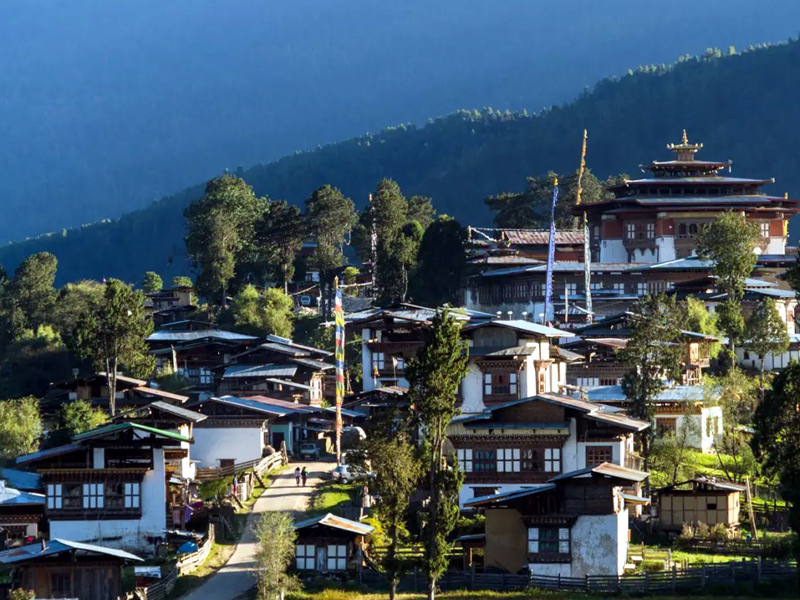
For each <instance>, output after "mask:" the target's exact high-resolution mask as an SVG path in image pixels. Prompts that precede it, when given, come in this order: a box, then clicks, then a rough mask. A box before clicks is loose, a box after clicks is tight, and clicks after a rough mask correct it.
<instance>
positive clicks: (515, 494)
mask: <svg viewBox="0 0 800 600" xmlns="http://www.w3.org/2000/svg"><path fill="white" fill-rule="evenodd" d="M555 488H556V486H555V484H552V483H542V484H539V485H534V486H531V487H525V488H521V489H518V490H512V491H510V492H501V493H499V494H492V495H490V496H480V497H479V498H473V499H472V500H470V501H469V502H465V503H464V507H465V508H474V507H478V506H489V505H491V504H500V503H502V502H506V501H508V500H516V499H517V498H524V497H526V496H533V495H534V494H539V493H541V492H546V491H548V490H554V489H555Z"/></svg>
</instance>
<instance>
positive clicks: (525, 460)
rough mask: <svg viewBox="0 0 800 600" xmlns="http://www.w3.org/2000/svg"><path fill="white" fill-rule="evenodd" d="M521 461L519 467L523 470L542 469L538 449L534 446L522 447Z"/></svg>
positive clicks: (535, 470) (533, 470)
mask: <svg viewBox="0 0 800 600" xmlns="http://www.w3.org/2000/svg"><path fill="white" fill-rule="evenodd" d="M521 456H522V461H521V463H520V468H521V469H522V470H523V471H528V472H538V471H541V470H542V465H541V462H540V461H539V451H538V450H537V449H535V448H523V449H522V450H521Z"/></svg>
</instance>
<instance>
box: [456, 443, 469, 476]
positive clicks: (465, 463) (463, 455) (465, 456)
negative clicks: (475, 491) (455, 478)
mask: <svg viewBox="0 0 800 600" xmlns="http://www.w3.org/2000/svg"><path fill="white" fill-rule="evenodd" d="M456 454H457V456H458V464H459V466H460V467H461V470H462V471H463V472H464V473H472V448H459V449H458V450H457V452H456Z"/></svg>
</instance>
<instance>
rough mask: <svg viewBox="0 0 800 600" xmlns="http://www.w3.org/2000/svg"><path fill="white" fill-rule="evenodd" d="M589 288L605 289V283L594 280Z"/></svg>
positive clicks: (594, 289) (593, 289)
mask: <svg viewBox="0 0 800 600" xmlns="http://www.w3.org/2000/svg"><path fill="white" fill-rule="evenodd" d="M589 289H591V290H592V291H593V292H596V291H598V290H602V289H603V283H602V282H594V281H593V282H592V283H591V284H590V286H589Z"/></svg>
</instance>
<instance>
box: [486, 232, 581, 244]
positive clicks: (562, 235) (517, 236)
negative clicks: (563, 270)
mask: <svg viewBox="0 0 800 600" xmlns="http://www.w3.org/2000/svg"><path fill="white" fill-rule="evenodd" d="M501 235H502V236H503V237H504V238H505V239H507V240H508V241H509V242H511V243H512V244H519V245H523V246H529V245H537V246H542V245H545V246H546V245H548V244H549V243H550V230H549V229H503V230H501ZM555 243H556V245H562V244H576V245H578V244H583V231H572V230H561V231H558V230H556V238H555Z"/></svg>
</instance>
